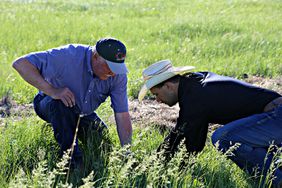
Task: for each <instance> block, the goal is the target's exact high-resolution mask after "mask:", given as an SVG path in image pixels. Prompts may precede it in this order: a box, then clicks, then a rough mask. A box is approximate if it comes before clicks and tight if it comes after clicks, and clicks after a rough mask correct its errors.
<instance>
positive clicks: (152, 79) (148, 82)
mask: <svg viewBox="0 0 282 188" xmlns="http://www.w3.org/2000/svg"><path fill="white" fill-rule="evenodd" d="M194 68H195V67H193V66H184V67H173V66H172V64H171V62H170V60H162V61H158V62H156V63H154V64H152V65H150V66H149V67H148V68H146V69H145V70H144V71H143V73H142V75H143V79H144V81H145V84H144V85H143V87H142V88H141V90H140V92H139V95H138V100H139V101H142V99H143V98H144V97H145V95H146V93H147V91H148V90H149V89H151V88H152V87H154V86H156V85H158V84H159V83H162V82H163V81H166V80H168V79H169V78H172V77H173V76H175V75H183V74H184V73H186V72H188V71H190V70H192V69H194Z"/></svg>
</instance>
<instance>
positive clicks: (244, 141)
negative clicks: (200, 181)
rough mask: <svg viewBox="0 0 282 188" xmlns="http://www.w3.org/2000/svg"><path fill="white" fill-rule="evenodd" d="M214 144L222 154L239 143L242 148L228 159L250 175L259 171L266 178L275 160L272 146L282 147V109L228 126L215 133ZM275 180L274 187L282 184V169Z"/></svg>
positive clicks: (276, 173) (281, 107)
mask: <svg viewBox="0 0 282 188" xmlns="http://www.w3.org/2000/svg"><path fill="white" fill-rule="evenodd" d="M212 143H213V145H217V146H218V149H219V150H221V151H222V152H226V151H227V150H228V149H229V148H230V147H231V146H233V145H234V144H235V143H239V144H240V146H239V147H238V148H237V149H236V150H235V151H233V152H232V153H233V154H234V155H233V156H229V158H230V159H231V160H232V161H234V162H235V163H236V164H237V165H238V166H239V167H240V168H242V169H246V170H247V171H248V172H249V173H251V174H252V173H254V169H255V168H256V169H257V170H258V172H259V174H261V175H263V177H264V178H265V175H266V173H267V170H268V169H269V167H270V164H271V162H272V158H273V152H268V149H269V146H270V145H271V144H272V143H273V144H274V145H275V146H278V147H281V144H282V105H280V106H278V107H277V108H275V109H274V110H272V111H270V112H265V113H261V114H255V115H252V116H249V117H246V118H243V119H239V120H236V121H233V122H231V123H228V124H226V125H225V126H223V127H221V128H219V129H217V130H216V131H215V132H214V133H213V135H212ZM216 143H217V144H216ZM265 159H266V161H264V160H265ZM274 176H276V178H275V179H274V181H273V184H274V185H278V184H279V183H281V181H282V170H281V167H280V168H278V169H277V170H276V171H275V172H274ZM264 180H265V179H263V182H264Z"/></svg>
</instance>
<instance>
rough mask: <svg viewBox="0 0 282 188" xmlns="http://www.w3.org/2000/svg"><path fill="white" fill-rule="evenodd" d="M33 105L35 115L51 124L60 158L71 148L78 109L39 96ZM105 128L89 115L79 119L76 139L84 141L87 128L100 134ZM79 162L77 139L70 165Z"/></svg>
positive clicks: (102, 123) (93, 115) (95, 115)
mask: <svg viewBox="0 0 282 188" xmlns="http://www.w3.org/2000/svg"><path fill="white" fill-rule="evenodd" d="M33 103H34V109H35V112H36V114H37V115H38V116H39V117H40V118H42V119H43V120H45V121H46V122H48V123H51V125H52V128H53V131H54V136H55V139H56V141H57V142H58V144H59V145H60V152H59V155H60V156H62V155H63V153H64V151H66V150H67V149H70V148H71V145H72V142H73V139H74V134H75V129H76V126H77V121H78V117H79V110H78V107H77V106H75V107H72V108H69V107H66V106H65V105H64V104H63V103H62V102H61V101H60V100H55V99H52V98H51V97H49V96H47V95H41V94H38V95H37V96H36V97H35V98H34V101H33ZM106 127H107V126H106V125H105V123H104V122H103V121H102V120H101V119H100V118H99V117H98V115H97V114H96V113H94V112H93V113H92V114H91V115H89V116H85V117H82V118H81V120H80V124H79V131H78V135H79V137H78V138H81V139H82V140H85V135H86V134H85V133H87V132H88V129H89V128H90V129H95V130H97V131H99V132H102V129H103V128H106ZM98 129H100V130H98ZM81 162H82V152H81V150H80V149H79V147H78V139H76V145H75V147H74V152H73V156H72V163H73V164H74V165H75V164H76V163H77V164H78V165H79V164H80V163H81Z"/></svg>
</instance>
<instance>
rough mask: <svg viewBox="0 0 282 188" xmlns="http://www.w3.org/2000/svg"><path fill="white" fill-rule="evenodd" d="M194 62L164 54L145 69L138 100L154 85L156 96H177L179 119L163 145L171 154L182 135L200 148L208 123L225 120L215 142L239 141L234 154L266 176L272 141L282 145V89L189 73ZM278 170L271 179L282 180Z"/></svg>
mask: <svg viewBox="0 0 282 188" xmlns="http://www.w3.org/2000/svg"><path fill="white" fill-rule="evenodd" d="M193 68H194V67H191V66H185V67H173V66H172V64H171V62H170V61H169V60H163V61H160V62H157V63H155V64H153V65H151V66H149V67H148V68H147V69H145V70H144V71H143V78H144V80H145V81H146V82H145V85H144V86H143V87H142V89H141V90H140V93H139V96H138V98H139V100H140V101H141V100H142V99H143V97H144V96H145V94H146V92H147V91H148V90H150V91H151V93H152V94H153V95H155V96H156V100H157V101H158V102H162V103H165V104H167V105H169V106H173V105H175V104H176V103H177V102H179V107H180V111H179V117H178V119H177V124H176V126H175V127H174V128H173V130H172V131H171V132H170V133H169V135H168V136H167V137H166V139H165V141H164V143H163V144H162V145H161V146H160V148H162V149H165V154H166V157H167V159H168V160H169V159H170V157H171V156H173V154H174V153H175V151H176V150H177V147H178V145H179V143H180V142H181V140H182V139H184V138H185V141H184V143H185V146H186V148H187V151H188V152H190V153H192V152H193V153H194V152H200V151H202V149H203V148H204V146H205V141H206V137H207V132H208V125H209V123H217V124H225V125H224V126H223V127H221V128H219V129H217V130H216V131H215V132H214V133H213V135H212V138H211V139H212V143H213V144H214V145H216V146H217V149H218V150H221V151H222V152H226V151H227V150H228V149H230V147H232V146H234V144H239V145H238V146H237V147H238V148H237V149H236V150H235V151H233V154H234V155H233V156H230V159H231V160H233V161H234V162H235V163H236V164H237V165H238V166H239V167H240V168H246V170H247V171H248V172H249V173H253V170H254V168H255V167H257V168H258V171H259V172H260V173H261V174H262V175H263V176H264V177H265V175H266V173H267V170H268V169H269V167H270V164H271V161H272V158H273V154H272V153H268V154H267V151H268V148H269V146H270V145H271V144H274V145H275V146H277V147H281V146H282V145H281V144H282V97H281V95H280V94H278V93H276V92H274V91H271V90H267V89H263V88H259V87H256V86H253V85H251V84H248V83H245V82H243V81H240V80H237V79H234V78H231V77H226V76H220V75H217V74H214V73H212V72H195V73H188V74H185V73H187V71H190V70H192V69H193ZM266 156H267V160H266V162H265V161H264V159H265V158H266ZM280 166H281V164H280ZM274 175H275V176H276V178H275V179H274V180H273V182H272V183H273V185H275V186H278V187H280V186H282V170H281V168H280V169H279V168H278V167H277V170H276V171H275V173H274Z"/></svg>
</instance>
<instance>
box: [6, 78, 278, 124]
mask: <svg viewBox="0 0 282 188" xmlns="http://www.w3.org/2000/svg"><path fill="white" fill-rule="evenodd" d="M245 80H246V81H247V82H249V83H252V84H254V85H257V86H261V87H264V88H268V89H271V90H274V91H277V92H278V93H280V94H282V76H281V77H278V78H275V79H271V78H263V77H256V76H252V77H248V78H246V79H245ZM129 109H130V115H131V118H132V123H133V124H134V125H140V126H141V127H146V126H149V125H150V126H152V125H156V126H158V127H159V128H164V129H166V128H171V127H172V126H174V125H175V123H176V121H177V117H178V112H179V107H178V105H176V106H173V107H168V106H167V105H165V104H160V103H157V102H156V101H155V100H148V99H147V100H143V101H142V102H141V103H139V102H138V100H136V99H134V100H130V101H129ZM32 114H34V110H33V107H32V104H24V105H18V104H16V103H15V102H14V101H12V100H11V99H10V98H9V96H6V97H4V98H2V99H1V100H0V126H1V125H3V124H4V123H3V120H4V118H6V117H8V116H13V117H16V118H21V117H26V116H30V115H32ZM112 119H113V117H111V118H110V121H112ZM217 126H218V125H213V126H211V129H214V128H216V127H217Z"/></svg>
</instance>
